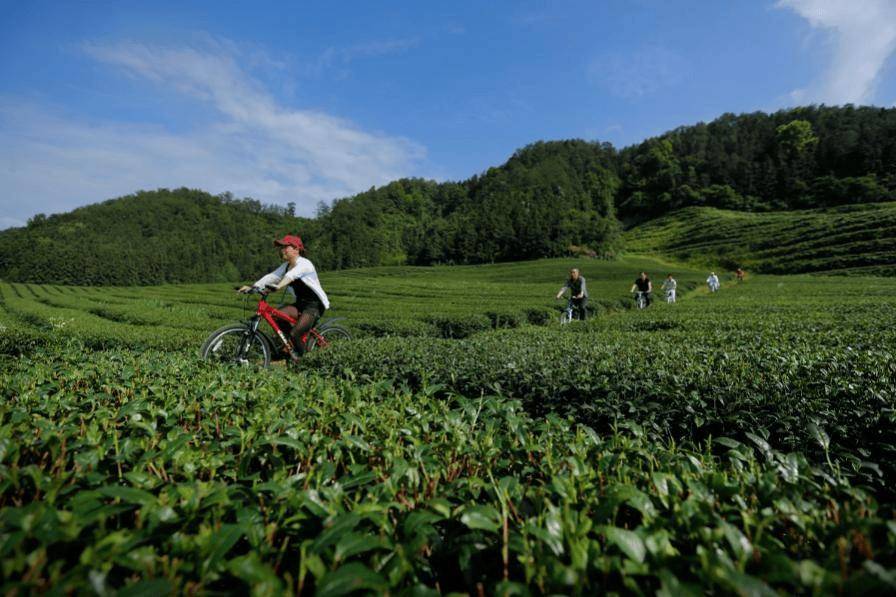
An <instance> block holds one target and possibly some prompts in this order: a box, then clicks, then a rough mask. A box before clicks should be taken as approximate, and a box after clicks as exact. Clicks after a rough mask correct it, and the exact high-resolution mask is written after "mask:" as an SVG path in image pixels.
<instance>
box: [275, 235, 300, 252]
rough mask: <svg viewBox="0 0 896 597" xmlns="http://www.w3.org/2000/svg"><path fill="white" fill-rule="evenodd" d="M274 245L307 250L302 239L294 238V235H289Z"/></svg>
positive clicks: (276, 241)
mask: <svg viewBox="0 0 896 597" xmlns="http://www.w3.org/2000/svg"><path fill="white" fill-rule="evenodd" d="M274 244H275V245H279V246H281V247H287V246H288V247H295V248H296V249H298V250H299V251H304V250H305V244H304V243H303V242H302V239H301V238H299V237H298V236H293V235H292V234H287V235H286V236H284V237H283V238H281V239H279V240H275V241H274Z"/></svg>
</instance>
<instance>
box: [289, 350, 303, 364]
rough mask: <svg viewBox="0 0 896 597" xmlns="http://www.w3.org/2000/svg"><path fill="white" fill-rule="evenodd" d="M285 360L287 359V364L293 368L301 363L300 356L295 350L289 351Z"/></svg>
mask: <svg viewBox="0 0 896 597" xmlns="http://www.w3.org/2000/svg"><path fill="white" fill-rule="evenodd" d="M287 358H288V359H289V363H290V364H291V365H294V366H295V365H298V364H299V363H301V362H302V355H300V354H299V353H298V351H295V350H290V351H289V354H288V355H287Z"/></svg>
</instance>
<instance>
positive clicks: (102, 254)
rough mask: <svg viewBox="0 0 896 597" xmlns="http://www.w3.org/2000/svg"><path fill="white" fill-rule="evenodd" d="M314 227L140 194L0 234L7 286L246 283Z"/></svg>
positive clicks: (277, 216) (214, 202)
mask: <svg viewBox="0 0 896 597" xmlns="http://www.w3.org/2000/svg"><path fill="white" fill-rule="evenodd" d="M306 222H307V220H305V219H301V218H295V217H292V216H290V215H289V213H288V211H287V209H284V208H279V207H271V206H264V205H262V204H261V203H259V202H258V201H252V200H232V199H229V198H226V197H214V196H212V195H209V194H208V193H204V192H202V191H192V190H189V189H178V190H175V191H168V190H159V191H152V192H140V193H136V194H134V195H129V196H127V197H122V198H120V199H113V200H109V201H105V202H103V203H99V204H95V205H89V206H87V207H82V208H79V209H76V210H74V211H72V212H69V213H65V214H58V215H53V216H50V217H44V216H38V217H35V218H33V219H32V220H31V221H30V222H29V223H28V226H27V227H24V228H13V229H10V230H5V231H3V232H0V278H3V279H6V280H19V281H29V282H54V281H55V282H56V283H59V284H85V285H113V284H114V285H146V284H161V283H165V282H189V281H197V282H213V281H227V282H230V281H238V280H240V279H243V278H244V277H245V276H247V275H249V273H250V272H256V273H257V272H264V271H266V268H270V267H271V265H276V261H277V256H276V254H274V252H273V248H272V245H271V240H272V239H273V238H274V236H275V235H277V234H281V235H282V233H283V231H284V230H301V229H302V228H303V227H304V225H305V223H306Z"/></svg>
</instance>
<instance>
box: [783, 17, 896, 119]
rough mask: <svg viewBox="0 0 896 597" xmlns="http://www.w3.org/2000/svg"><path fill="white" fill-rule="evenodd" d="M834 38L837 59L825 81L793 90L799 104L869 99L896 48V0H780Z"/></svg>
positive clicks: (792, 93)
mask: <svg viewBox="0 0 896 597" xmlns="http://www.w3.org/2000/svg"><path fill="white" fill-rule="evenodd" d="M777 6H778V7H779V8H788V9H791V10H793V11H794V12H796V13H797V14H798V15H800V16H801V17H803V18H804V19H806V20H807V21H808V22H809V24H810V25H811V26H812V27H814V28H818V29H822V30H825V31H827V32H828V33H830V34H831V36H832V40H831V41H832V42H833V58H832V61H831V64H830V66H829V67H828V70H827V72H826V73H825V75H824V77H823V78H822V80H820V81H817V82H815V83H814V84H812V85H811V86H810V87H808V88H806V89H797V90H794V91H792V92H791V94H790V97H791V98H792V99H793V100H794V101H797V102H800V103H803V102H806V101H814V102H820V103H826V104H845V103H856V104H858V103H868V102H870V101H871V100H872V98H873V97H874V87H875V83H876V82H877V78H878V74H879V73H880V71H881V69H882V68H883V67H884V64H885V63H886V61H887V58H888V57H889V56H890V55H891V54H892V53H893V51H894V50H896V2H894V1H893V0H862V1H861V2H856V1H855V0H779V1H778V3H777Z"/></svg>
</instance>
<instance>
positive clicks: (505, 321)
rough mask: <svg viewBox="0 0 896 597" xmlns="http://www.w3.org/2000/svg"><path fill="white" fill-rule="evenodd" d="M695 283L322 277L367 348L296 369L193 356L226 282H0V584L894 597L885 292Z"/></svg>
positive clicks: (890, 366)
mask: <svg viewBox="0 0 896 597" xmlns="http://www.w3.org/2000/svg"><path fill="white" fill-rule="evenodd" d="M573 264H575V265H578V266H580V267H581V268H582V271H583V273H584V275H585V276H586V277H587V279H588V286H589V289H590V291H591V295H592V299H593V304H594V305H595V307H596V311H597V316H596V317H595V318H593V319H592V320H591V321H589V322H586V323H582V322H574V323H572V324H570V325H567V326H563V327H561V326H560V325H559V323H558V322H557V318H556V314H557V311H558V309H559V307H560V306H561V305H562V304H563V301H556V300H555V299H553V295H554V294H555V293H556V292H557V290H558V289H559V287H560V284H561V283H562V281H563V278H564V276H565V274H566V270H567V269H568V268H569V267H570V266H571V265H573ZM641 269H647V270H648V272H649V273H650V274H651V275H652V277H653V279H654V281H655V282H656V283H657V285H658V283H659V281H660V280H661V278H662V277H663V274H664V273H667V270H668V271H671V272H672V273H675V274H676V277H677V278H678V280H679V289H680V291H681V294H680V297H679V302H678V304H675V305H667V304H665V303H662V302H657V303H656V304H654V305H653V306H651V307H650V308H649V309H647V310H645V311H633V310H628V309H624V308H623V304H625V301H626V295H627V290H628V287H629V286H630V285H631V282H632V280H633V279H634V277H635V275H636V274H637V273H638V272H639V271H640V270H641ZM705 274H706V272H703V271H695V270H691V269H688V268H683V267H680V266H678V267H676V266H671V265H669V264H667V263H664V262H661V261H657V260H651V259H647V258H639V259H633V258H626V259H624V260H619V261H612V262H600V261H579V262H574V261H536V262H526V263H521V264H500V265H493V266H481V267H454V268H447V267H441V268H408V267H394V268H374V269H369V270H352V271H345V272H339V273H332V274H327V275H326V277H325V279H324V285H325V287H326V288H327V289H328V291H329V292H330V294H331V298H332V299H333V303H334V309H333V312H332V314H333V315H339V316H344V317H345V318H346V322H347V325H348V326H349V327H350V328H351V329H352V330H353V331H356V330H360V331H361V333H360V336H361V338H360V339H358V340H354V341H351V342H349V343H346V344H343V345H335V346H333V347H331V348H330V349H328V350H326V351H321V352H319V353H312V354H310V355H309V356H308V357H307V358H306V360H305V361H304V363H303V365H302V367H301V368H300V369H299V370H298V371H294V370H290V369H286V368H283V367H274V368H272V369H268V370H257V369H254V368H247V367H223V366H220V365H216V364H212V363H208V362H202V361H199V360H198V359H197V358H196V350H197V348H198V345H199V342H201V340H202V338H203V337H204V335H205V333H207V332H210V331H211V330H212V329H214V328H215V327H217V326H218V325H219V324H223V323H226V322H227V321H228V320H235V319H238V318H239V317H240V316H241V314H243V313H244V311H243V310H242V306H241V303H240V300H241V299H239V298H237V297H235V296H234V295H233V294H232V289H230V288H229V287H228V286H226V285H195V286H160V287H150V288H87V287H83V288H76V287H61V286H40V285H25V284H0V297H2V303H0V325H3V326H5V327H4V330H3V335H2V336H0V337H2V338H3V343H2V344H0V347H2V348H3V352H4V353H5V354H4V355H3V356H0V359H2V361H0V538H2V541H0V566H2V572H3V573H2V575H0V576H2V579H3V580H2V581H0V588H2V590H3V592H4V593H16V592H17V593H33V592H46V591H48V590H49V589H51V588H55V589H56V590H58V591H60V592H97V593H103V592H106V591H113V590H116V591H120V592H122V593H125V594H126V593H128V592H133V593H140V594H145V593H149V592H152V593H158V594H166V593H170V592H175V593H187V592H199V593H206V592H208V593H212V592H245V591H249V590H252V591H255V592H256V593H258V594H281V593H302V592H304V593H307V594H310V593H317V594H323V595H337V594H344V593H346V592H348V591H351V590H358V591H367V592H372V593H385V592H389V593H390V594H421V595H427V594H438V593H443V594H444V593H448V592H451V591H459V592H466V593H472V594H476V593H478V592H481V593H483V594H545V593H564V594H570V593H572V594H595V593H601V592H619V593H640V594H654V593H657V592H660V593H662V594H670V595H679V594H688V593H693V594H701V593H717V594H730V593H737V592H745V593H749V594H757V595H758V594H773V593H774V592H783V593H816V594H827V593H838V592H840V593H844V594H857V593H863V592H864V593H872V594H874V593H877V594H886V593H889V592H892V591H893V590H894V589H896V581H894V574H896V523H894V508H893V506H894V503H896V497H894V493H893V490H892V487H893V486H894V483H896V470H894V467H893V463H894V462H896V453H894V446H896V396H894V390H893V388H894V387H896V359H894V356H893V352H892V346H894V345H896V332H894V330H896V309H894V299H893V297H894V296H896V281H894V280H893V279H891V278H874V277H854V278H843V277H792V276H789V277H771V276H750V277H749V278H748V280H747V281H746V282H744V283H742V284H737V283H735V282H734V281H733V280H731V278H730V276H729V275H723V276H722V278H723V288H722V291H721V292H720V293H718V294H712V295H711V294H708V293H707V292H706V291H705V290H704V287H703V285H702V283H701V280H703V279H704V278H705ZM658 294H659V293H658ZM657 298H660V297H659V296H658V297H657ZM250 306H251V303H250ZM538 312H546V313H548V318H547V319H545V320H544V321H540V322H538V323H539V324H540V325H533V322H532V321H531V320H530V319H529V318H530V315H531V314H533V313H538ZM166 314H168V315H169V318H168V319H167V320H166V318H165V315H166ZM54 318H55V319H54ZM390 321H394V322H395V328H394V329H392V330H389V331H388V333H387V334H384V330H383V329H382V326H387V325H388V323H389V322H390ZM469 321H472V322H478V323H477V324H476V326H478V327H477V328H476V329H472V330H470V332H469V335H466V334H463V335H466V336H467V337H465V338H463V339H452V338H446V337H445V336H454V335H457V334H454V333H445V330H446V329H455V328H452V326H454V325H455V324H458V323H461V322H469ZM205 325H208V328H207V329H205V330H203V326H205ZM377 326H381V327H380V328H379V329H378V328H377ZM494 328H499V329H494ZM10 331H11V332H12V333H13V334H17V335H10V334H9V332H10ZM365 334H366V336H365ZM405 334H412V335H413V337H410V336H407V335H405ZM384 335H387V336H389V337H382V336H384ZM10 338H12V340H10ZM15 338H18V339H20V340H22V343H21V344H17V343H16V340H15ZM153 338H155V339H153ZM108 347H113V348H111V349H106V350H96V349H97V348H108Z"/></svg>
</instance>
